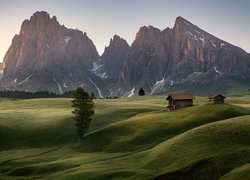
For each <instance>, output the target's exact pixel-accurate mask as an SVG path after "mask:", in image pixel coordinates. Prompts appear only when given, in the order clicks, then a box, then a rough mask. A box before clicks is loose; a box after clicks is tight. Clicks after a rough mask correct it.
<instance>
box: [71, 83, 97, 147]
mask: <svg viewBox="0 0 250 180" xmlns="http://www.w3.org/2000/svg"><path fill="white" fill-rule="evenodd" d="M72 107H73V108H74V110H73V111H72V113H73V114H74V115H75V116H74V117H73V119H74V120H75V125H76V133H77V142H78V143H79V142H81V140H82V139H83V137H84V135H85V134H86V133H87V131H88V129H89V125H90V122H91V120H92V117H93V115H94V113H95V111H94V103H93V100H92V99H91V98H90V96H89V94H88V93H87V92H86V91H85V90H84V89H83V88H81V87H78V88H77V90H76V92H75V94H74V100H72Z"/></svg>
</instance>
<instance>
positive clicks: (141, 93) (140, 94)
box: [138, 88, 145, 96]
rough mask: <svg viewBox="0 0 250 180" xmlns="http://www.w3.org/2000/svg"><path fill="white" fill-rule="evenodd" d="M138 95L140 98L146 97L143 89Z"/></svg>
mask: <svg viewBox="0 0 250 180" xmlns="http://www.w3.org/2000/svg"><path fill="white" fill-rule="evenodd" d="M138 95H139V96H144V95H145V91H144V90H143V89H142V88H141V89H140V90H139V91H138Z"/></svg>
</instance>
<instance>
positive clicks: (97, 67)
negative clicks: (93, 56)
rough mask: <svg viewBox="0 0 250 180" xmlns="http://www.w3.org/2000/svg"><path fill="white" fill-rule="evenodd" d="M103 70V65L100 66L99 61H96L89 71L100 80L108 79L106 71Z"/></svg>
mask: <svg viewBox="0 0 250 180" xmlns="http://www.w3.org/2000/svg"><path fill="white" fill-rule="evenodd" d="M103 68H104V66H103V64H100V60H99V62H98V61H96V62H93V68H92V69H91V71H92V72H93V73H94V74H95V75H97V76H99V77H100V78H102V79H107V78H109V76H108V74H107V72H106V71H105V72H103Z"/></svg>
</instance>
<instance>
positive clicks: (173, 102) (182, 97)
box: [166, 94, 195, 111]
mask: <svg viewBox="0 0 250 180" xmlns="http://www.w3.org/2000/svg"><path fill="white" fill-rule="evenodd" d="M194 99H195V98H194V96H193V95H192V94H169V95H168V97H167V98H166V100H168V102H169V105H168V107H167V108H168V109H169V110H170V111H174V110H177V109H181V108H184V107H189V106H193V100H194Z"/></svg>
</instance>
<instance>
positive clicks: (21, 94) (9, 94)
mask: <svg viewBox="0 0 250 180" xmlns="http://www.w3.org/2000/svg"><path fill="white" fill-rule="evenodd" d="M75 92H76V91H75V90H72V91H66V92H64V93H63V94H56V93H53V92H48V91H36V92H29V91H11V90H6V91H0V97H4V98H12V99H34V98H74V94H75ZM90 98H91V99H97V98H96V96H95V94H94V93H93V92H92V93H91V94H90ZM117 98H118V97H116V96H114V97H105V99H117Z"/></svg>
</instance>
